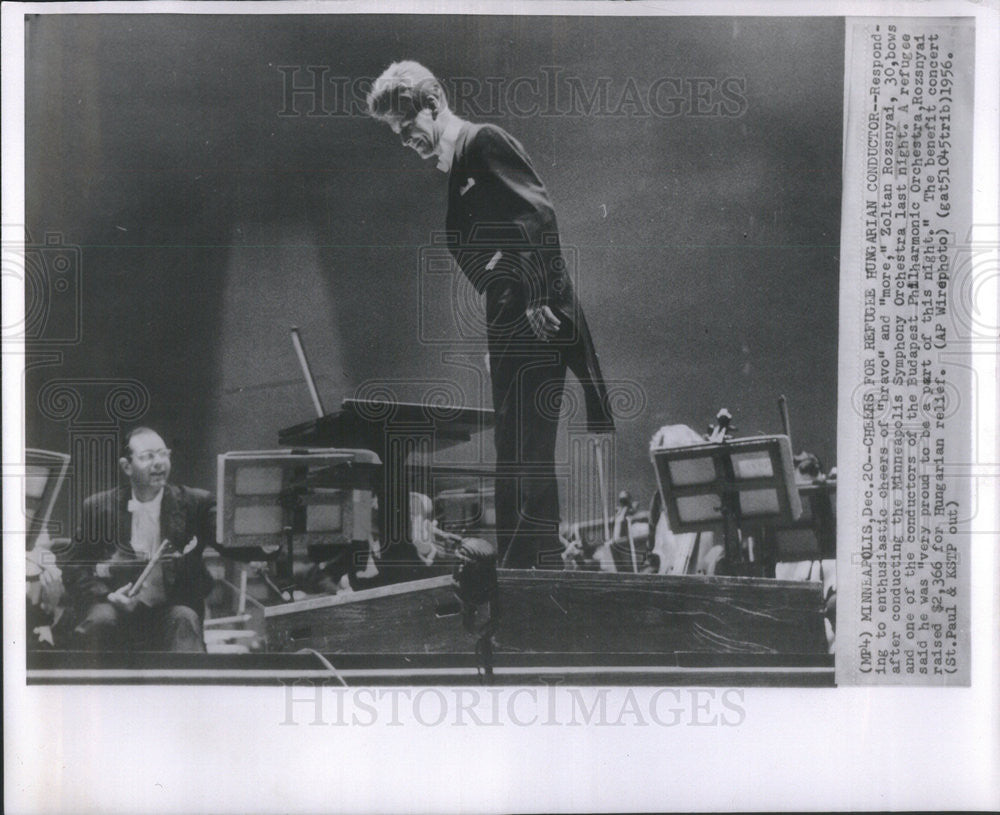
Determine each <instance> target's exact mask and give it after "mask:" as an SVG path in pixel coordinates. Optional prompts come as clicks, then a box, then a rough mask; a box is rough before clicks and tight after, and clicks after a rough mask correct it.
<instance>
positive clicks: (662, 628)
mask: <svg viewBox="0 0 1000 815" xmlns="http://www.w3.org/2000/svg"><path fill="white" fill-rule="evenodd" d="M498 584H499V585H498V595H499V598H500V599H499V602H498V604H497V612H498V615H497V620H496V623H497V625H496V634H495V636H494V653H493V659H492V663H493V670H494V681H495V682H498V683H504V682H524V681H528V680H531V679H539V678H544V677H546V676H549V677H551V676H553V675H556V676H562V677H565V680H566V681H567V682H569V683H571V684H583V683H594V682H600V683H612V684H618V683H622V684H663V683H670V682H676V683H696V684H698V683H700V684H705V683H707V684H776V685H789V684H796V685H813V684H832V682H833V661H832V656H830V655H829V654H828V646H827V640H826V633H825V628H824V622H823V597H822V588H821V585H820V584H819V583H803V582H791V581H783V580H774V579H767V578H746V577H711V576H689V575H685V576H673V575H649V574H621V573H602V572H583V571H579V572H573V571H562V572H549V571H521V570H504V569H501V570H499V571H498ZM454 600H455V596H454V592H453V589H452V578H451V577H450V576H447V575H445V576H438V577H431V578H427V579H424V580H417V581H413V582H408V583H398V584H394V585H389V586H381V587H378V588H374V589H367V590H362V591H357V592H353V593H347V594H339V595H336V596H331V597H316V598H311V599H306V600H300V601H296V602H291V603H284V604H279V605H273V606H269V607H267V608H265V609H264V626H265V630H266V639H267V648H268V651H270V652H276V651H277V652H285V653H295V652H301V651H303V650H312V651H316V652H319V653H321V654H323V655H324V656H325V658H326V659H327V660H328V661H329V662H330V663H331V664H332V665H333V666H334V667H335V668H336V670H337V671H338V672H339V673H340V674H341V675H342V677H346V678H347V680H348V681H349V682H350V681H351V679H352V678H353V679H354V680H355V681H364V682H398V683H403V684H412V683H418V684H419V683H423V682H435V683H438V682H457V683H468V682H470V681H474V680H475V676H476V670H477V666H478V665H479V657H478V656H477V653H476V638H475V637H474V636H473V635H472V634H469V633H467V632H466V630H465V629H464V628H463V625H462V622H461V617H460V616H458V615H456V614H449V613H447V612H448V611H450V610H453V609H454V607H455V603H454Z"/></svg>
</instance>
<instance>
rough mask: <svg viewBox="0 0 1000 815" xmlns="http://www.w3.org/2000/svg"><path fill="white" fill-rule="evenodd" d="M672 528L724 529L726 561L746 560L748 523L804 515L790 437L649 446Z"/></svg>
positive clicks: (781, 522)
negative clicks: (743, 536) (743, 535)
mask: <svg viewBox="0 0 1000 815" xmlns="http://www.w3.org/2000/svg"><path fill="white" fill-rule="evenodd" d="M650 458H651V459H652V462H653V467H654V469H655V470H656V480H657V484H658V486H659V489H660V495H661V497H662V498H663V505H664V507H666V510H667V517H668V518H669V520H670V528H671V531H673V532H703V531H708V530H712V529H716V528H718V527H719V526H720V525H721V526H722V528H723V533H724V543H725V553H726V554H725V556H726V561H727V562H728V563H729V564H730V566H731V567H733V568H736V567H737V564H742V554H741V550H740V528H741V526H743V525H744V523H745V522H753V523H756V524H761V525H767V526H776V525H789V524H791V523H792V522H794V521H795V520H796V519H798V517H799V515H801V513H802V502H801V501H800V499H799V492H798V489H797V488H796V484H795V469H794V465H793V462H792V447H791V443H790V442H789V440H788V437H787V436H755V437H753V438H749V439H734V440H731V441H726V442H723V443H721V444H697V445H692V446H690V447H669V448H660V449H653V450H650Z"/></svg>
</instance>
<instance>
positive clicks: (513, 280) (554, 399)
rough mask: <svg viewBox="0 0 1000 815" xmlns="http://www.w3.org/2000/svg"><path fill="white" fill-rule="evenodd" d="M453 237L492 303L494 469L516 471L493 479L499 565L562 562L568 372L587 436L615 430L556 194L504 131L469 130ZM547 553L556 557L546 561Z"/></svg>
mask: <svg viewBox="0 0 1000 815" xmlns="http://www.w3.org/2000/svg"><path fill="white" fill-rule="evenodd" d="M447 231H448V241H449V249H450V250H451V253H452V255H453V256H454V258H455V260H456V262H457V263H458V265H459V267H460V268H461V269H462V271H463V272H464V273H465V275H466V276H467V277H468V279H469V280H470V282H471V283H472V284H473V286H475V288H476V290H477V291H478V292H479V293H480V294H483V295H485V299H486V321H487V341H488V348H489V359H490V377H491V381H492V391H493V407H494V410H495V412H496V428H495V442H496V450H497V464H498V472H502V471H504V469H505V467H506V468H507V470H508V472H513V473H515V474H520V476H519V477H517V478H499V477H498V478H497V484H496V511H497V542H498V546H499V549H500V558H501V562H502V563H504V564H505V565H507V566H509V567H512V568H530V567H531V566H536V565H552V566H555V567H561V566H562V562H561V560H560V559H559V557H558V554H556V553H558V552H559V551H560V550H561V545H560V543H559V538H558V527H559V493H558V488H557V483H556V477H555V465H554V459H555V443H556V431H557V427H558V421H559V410H560V405H561V401H562V395H563V386H564V383H565V376H566V369H567V367H568V368H569V369H570V370H572V371H573V373H574V374H575V375H576V377H577V378H578V379H579V380H580V382H581V383H582V385H583V388H584V396H585V404H586V410H587V430H588V431H589V432H609V431H611V430H613V419H612V416H611V412H610V409H609V405H608V399H607V391H606V388H605V384H604V380H603V378H602V377H601V371H600V368H599V366H598V361H597V354H596V352H595V351H594V344H593V341H592V339H591V336H590V331H589V330H588V328H587V323H586V320H585V319H584V316H583V310H582V309H581V307H580V304H579V302H578V301H577V299H576V295H575V293H574V289H573V283H572V273H573V271H574V270H572V269H568V268H567V265H566V261H565V258H564V256H563V253H562V249H561V246H560V242H559V231H558V226H557V225H556V217H555V212H554V211H553V208H552V203H551V201H550V199H549V195H548V192H547V191H546V189H545V186H544V185H543V184H542V182H541V180H540V179H539V177H538V175H537V174H536V173H535V170H534V168H533V167H532V165H531V161H530V159H529V158H528V156H527V155H526V154H525V152H524V148H522V147H521V145H520V143H519V142H518V141H517V140H516V139H514V138H513V137H512V136H511V135H510V134H508V133H507V132H505V131H504V130H502V129H501V128H499V127H496V126H493V125H474V124H470V123H464V124H463V125H462V130H461V131H460V133H459V134H458V137H457V138H456V141H455V152H454V157H453V160H452V166H451V174H450V177H449V182H448V216H447ZM544 305H547V306H549V307H550V308H551V309H552V311H553V312H554V313H555V315H556V317H557V318H558V319H559V321H560V323H561V325H560V328H559V331H558V333H557V335H556V336H555V337H554V338H552V339H550V340H548V341H543V340H540V339H538V338H536V336H535V334H534V333H533V332H532V330H531V327H530V325H529V323H528V320H527V318H526V316H525V310H526V308H528V307H529V306H535V307H538V306H544ZM529 474H530V476H531V477H528V476H529ZM518 482H520V483H518ZM508 549H509V552H508ZM540 553H552V555H547V556H545V557H543V558H542V559H541V561H540V560H539V557H538V556H539V554H540ZM505 554H506V559H504V557H505ZM543 561H545V562H543Z"/></svg>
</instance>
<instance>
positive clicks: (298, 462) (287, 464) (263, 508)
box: [216, 449, 381, 551]
mask: <svg viewBox="0 0 1000 815" xmlns="http://www.w3.org/2000/svg"><path fill="white" fill-rule="evenodd" d="M380 466H381V462H380V461H379V458H378V456H377V455H375V454H374V453H372V452H371V451H369V450H341V449H336V450H334V449H313V450H304V451H302V452H299V451H295V452H293V451H291V450H246V451H235V452H229V453H223V454H222V455H220V456H219V457H218V484H217V488H218V493H217V495H218V508H217V515H216V518H217V520H216V538H217V540H218V542H219V543H220V544H222V546H223V548H224V549H247V548H255V549H256V548H260V549H263V550H265V551H278V550H280V548H281V546H282V545H283V544H284V543H285V542H286V541H287V536H288V533H289V531H291V533H292V535H293V539H294V543H295V545H296V547H299V546H302V547H308V546H311V545H315V544H320V543H322V544H330V543H342V544H345V545H346V544H349V543H352V542H355V541H364V542H366V543H367V541H368V538H369V536H370V534H371V515H372V499H373V493H372V490H371V473H372V468H373V467H380Z"/></svg>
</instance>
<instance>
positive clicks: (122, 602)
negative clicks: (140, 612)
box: [108, 583, 139, 613]
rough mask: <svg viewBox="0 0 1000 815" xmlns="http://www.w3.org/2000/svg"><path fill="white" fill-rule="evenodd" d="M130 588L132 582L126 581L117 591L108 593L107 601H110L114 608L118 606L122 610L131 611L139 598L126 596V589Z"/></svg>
mask: <svg viewBox="0 0 1000 815" xmlns="http://www.w3.org/2000/svg"><path fill="white" fill-rule="evenodd" d="M130 588H132V584H131V583H126V584H125V585H124V586H122V587H121V588H120V589H118V590H117V591H113V592H111V594H109V595H108V602H109V603H111V605H113V606H114V607H115V608H119V609H121V610H122V611H127V612H130V613H131V612H132V611H133V610H135V607H136V606H137V605H138V604H139V598H138V596H136V597H129V596H128V590H129V589H130Z"/></svg>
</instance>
